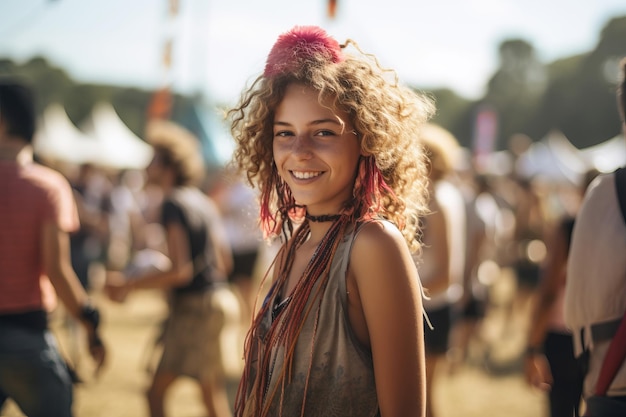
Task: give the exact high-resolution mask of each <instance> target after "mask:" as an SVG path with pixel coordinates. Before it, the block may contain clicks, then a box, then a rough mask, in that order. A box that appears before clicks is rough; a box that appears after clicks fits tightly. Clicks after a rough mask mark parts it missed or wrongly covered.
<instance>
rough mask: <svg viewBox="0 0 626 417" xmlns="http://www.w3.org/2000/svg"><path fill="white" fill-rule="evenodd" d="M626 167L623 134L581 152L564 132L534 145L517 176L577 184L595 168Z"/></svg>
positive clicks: (553, 133)
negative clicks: (537, 177)
mask: <svg viewBox="0 0 626 417" xmlns="http://www.w3.org/2000/svg"><path fill="white" fill-rule="evenodd" d="M624 164H626V139H625V138H624V136H623V135H622V134H619V135H617V136H615V137H614V138H612V139H609V140H606V141H604V142H602V143H599V144H597V145H593V146H590V147H587V148H583V149H578V148H576V147H575V146H574V145H572V143H571V142H570V141H569V139H567V138H566V137H565V136H564V135H563V134H562V133H561V132H551V133H550V134H548V135H547V136H546V137H544V138H543V139H542V140H540V141H538V142H534V143H533V144H532V145H531V146H530V148H529V149H528V150H527V151H526V152H524V154H522V155H521V156H520V158H519V160H518V161H517V166H516V169H517V171H518V173H520V174H522V175H523V176H526V177H534V176H541V177H543V178H545V179H548V180H552V181H556V182H561V181H566V182H570V183H573V184H578V183H579V181H580V180H581V179H582V178H583V176H584V175H585V173H586V172H587V171H588V170H590V169H596V170H598V171H599V172H601V173H606V172H611V171H613V170H615V169H616V168H618V167H620V166H622V165H624Z"/></svg>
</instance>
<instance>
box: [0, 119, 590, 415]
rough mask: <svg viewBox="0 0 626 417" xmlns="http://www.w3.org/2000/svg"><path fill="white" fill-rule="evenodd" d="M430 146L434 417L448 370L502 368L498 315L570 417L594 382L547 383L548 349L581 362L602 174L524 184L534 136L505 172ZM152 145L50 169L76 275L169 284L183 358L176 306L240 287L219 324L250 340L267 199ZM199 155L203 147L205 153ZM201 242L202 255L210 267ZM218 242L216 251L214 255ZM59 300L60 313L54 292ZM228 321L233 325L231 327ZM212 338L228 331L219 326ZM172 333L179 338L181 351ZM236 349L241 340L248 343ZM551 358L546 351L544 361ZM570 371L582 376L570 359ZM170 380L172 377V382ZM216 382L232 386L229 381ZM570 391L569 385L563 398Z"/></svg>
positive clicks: (137, 285) (161, 384)
mask: <svg viewBox="0 0 626 417" xmlns="http://www.w3.org/2000/svg"><path fill="white" fill-rule="evenodd" d="M157 136H158V135H157ZM148 139H150V138H148ZM170 139H172V138H170ZM424 139H425V145H426V149H427V152H428V156H429V163H430V165H431V166H430V173H431V178H430V186H431V188H430V196H431V207H430V210H431V214H430V215H429V216H428V217H427V218H425V219H423V221H424V226H425V227H424V229H423V230H424V235H423V236H422V240H423V241H424V243H425V247H424V250H423V252H422V253H420V254H418V255H417V254H416V257H415V260H416V264H417V267H418V270H419V273H420V277H421V279H422V282H423V285H424V288H425V290H426V295H427V296H428V299H427V300H426V301H425V308H426V313H427V315H426V317H427V320H428V324H429V325H430V327H431V328H430V329H427V330H426V358H427V372H428V373H427V378H428V384H427V387H428V394H429V401H428V402H427V404H428V416H429V417H430V416H434V415H436V414H437V410H436V402H435V401H434V400H433V397H432V391H433V389H435V387H437V385H438V384H440V383H445V375H446V373H445V372H442V371H441V369H444V370H447V372H448V373H449V374H452V373H454V372H457V371H458V370H459V369H461V368H462V367H465V366H479V367H483V368H484V369H487V370H488V369H489V366H490V365H491V366H493V363H490V361H492V360H493V358H492V357H491V356H490V355H491V354H492V353H493V352H491V350H490V349H492V348H493V345H492V342H490V340H488V338H487V337H486V336H485V335H486V330H485V328H484V324H485V318H486V317H488V316H489V314H491V313H492V312H493V310H494V309H499V311H503V312H504V314H503V315H502V317H503V319H502V320H503V321H502V323H501V326H500V330H499V333H498V335H497V336H496V339H497V338H512V337H517V338H518V339H520V340H521V342H520V343H519V344H518V345H517V351H516V352H514V356H515V359H519V363H520V365H519V368H518V371H519V372H524V374H525V375H526V377H527V379H528V381H529V382H530V383H532V384H534V385H536V386H538V387H540V388H544V389H550V388H551V390H550V396H551V397H550V404H551V407H552V408H551V412H552V415H553V416H556V415H563V414H558V411H556V410H558V407H561V406H562V407H566V408H567V407H571V404H576V406H577V404H578V403H580V395H581V389H582V388H581V384H582V377H581V376H580V375H567V376H565V377H562V376H561V375H560V374H559V373H558V372H556V369H557V368H555V367H554V365H553V366H552V368H551V369H552V374H551V375H549V376H546V368H545V367H542V366H543V362H542V361H543V360H544V359H545V360H547V361H548V362H550V361H551V360H552V359H553V358H551V357H550V354H549V351H548V350H547V349H546V348H545V347H544V344H545V343H546V341H549V340H552V339H549V338H548V337H547V336H548V335H551V337H553V338H557V339H559V340H560V342H559V343H561V344H560V345H558V347H557V348H556V350H555V352H556V355H557V356H561V357H563V356H568V358H569V359H570V360H571V361H574V355H573V351H572V347H571V344H572V343H571V333H570V332H569V330H568V328H567V326H566V325H565V322H564V318H563V313H562V311H563V309H562V299H563V296H564V279H562V275H563V274H564V265H565V262H566V257H567V249H563V248H567V242H568V240H569V235H570V234H571V223H572V221H573V218H574V217H575V216H576V213H577V211H578V209H579V206H580V204H581V201H582V198H583V195H584V191H585V189H586V187H587V185H588V184H589V183H590V182H591V180H592V179H593V178H594V177H595V176H596V175H598V174H599V172H597V171H594V170H590V171H589V172H587V173H585V174H584V175H580V177H579V178H578V181H569V182H568V181H554V180H553V179H551V178H543V177H541V176H533V177H527V176H524V175H522V174H521V173H520V170H519V169H518V168H517V158H518V157H519V156H520V155H521V152H520V146H521V149H522V150H523V149H524V147H525V146H528V144H529V143H528V138H523V137H515V138H513V139H512V141H511V143H510V149H509V150H508V151H507V155H508V157H509V158H508V160H507V161H508V163H507V165H506V166H505V167H504V168H502V167H499V169H498V171H497V172H495V171H492V170H489V169H486V168H485V167H484V166H480V165H478V164H477V160H476V159H475V158H474V157H473V156H472V155H471V153H470V152H469V151H468V150H467V149H464V148H462V147H461V146H459V144H458V142H457V141H456V139H455V138H454V137H453V136H452V135H451V134H450V132H448V131H446V130H445V129H443V128H442V127H440V126H436V125H429V126H428V128H427V129H425V135H424ZM172 140H174V141H176V140H178V137H174V138H173V139H172ZM520 141H521V142H520ZM148 142H149V143H150V140H148ZM520 143H521V145H520ZM152 144H153V146H154V147H155V150H156V152H155V156H154V159H153V161H152V162H151V163H150V165H149V166H148V167H146V169H145V170H141V169H126V170H119V169H110V168H107V167H103V166H98V165H97V164H95V163H85V164H82V165H68V164H63V163H59V162H58V161H44V160H40V161H39V162H41V163H43V164H44V165H50V166H51V167H52V168H54V169H56V170H58V171H60V172H62V173H63V174H64V176H65V177H66V178H67V180H68V181H69V183H70V185H71V188H72V191H73V196H74V200H75V202H76V207H77V212H78V217H79V221H80V228H79V229H78V230H77V231H74V232H72V233H70V234H69V240H70V245H69V247H70V252H71V262H72V267H73V269H74V271H75V273H76V276H77V277H78V279H79V281H80V283H81V284H82V286H83V288H84V290H85V291H86V292H87V293H90V294H92V295H93V294H103V293H104V294H107V295H108V296H109V297H110V298H111V299H112V300H114V301H119V302H123V301H124V299H125V297H126V296H127V295H128V293H129V292H130V291H131V290H133V291H134V290H136V289H141V288H160V289H163V290H164V291H163V296H164V297H165V299H166V300H167V301H168V303H169V305H170V308H171V314H170V315H169V316H168V320H170V324H169V325H168V323H167V322H166V323H164V324H163V334H162V335H161V336H162V337H160V338H158V339H157V340H155V343H166V346H170V345H168V343H171V346H172V347H171V349H175V345H176V343H179V344H180V343H181V340H180V339H179V338H178V337H179V336H180V335H178V333H174V336H172V334H169V333H168V332H170V333H171V332H175V330H173V328H172V325H171V320H174V317H178V318H180V317H183V316H184V315H185V314H187V313H185V312H181V311H179V307H178V304H177V301H176V300H179V299H181V297H186V296H188V295H189V294H190V293H197V292H198V288H202V289H205V288H211V289H213V288H216V287H215V286H216V283H218V282H223V283H227V288H228V294H227V293H226V292H223V293H221V292H217V293H216V294H222V295H220V297H222V296H223V297H225V298H221V299H220V300H221V301H215V300H212V301H210V303H209V304H211V305H210V309H209V310H208V311H209V313H210V314H212V316H211V317H215V312H216V311H219V312H220V314H221V315H220V317H221V318H222V319H223V320H222V321H221V322H220V323H217V324H216V323H214V322H213V321H211V322H210V323H212V324H211V326H217V328H219V331H218V332H217V333H219V332H220V331H221V330H222V329H223V328H224V327H225V326H229V325H232V326H235V327H236V331H235V332H236V333H237V332H238V333H241V331H242V329H245V328H247V325H248V324H249V320H250V318H251V316H252V315H253V313H254V309H255V300H256V299H257V297H258V293H259V291H260V290H259V288H260V285H261V281H262V279H263V277H264V276H265V274H266V271H267V269H268V268H269V267H270V263H269V262H268V259H271V258H272V256H271V253H272V251H273V250H275V249H274V247H273V246H272V245H270V244H269V243H268V242H266V241H264V240H263V236H262V235H261V232H260V229H259V225H258V221H257V218H258V215H259V207H258V202H257V195H256V191H255V190H253V189H251V188H250V187H249V186H248V185H247V184H246V181H245V178H242V177H240V176H239V174H237V173H235V172H234V171H232V170H231V169H230V168H229V167H220V168H215V169H212V170H206V171H203V173H202V175H201V178H200V180H201V181H200V182H197V183H194V185H193V187H191V185H190V184H191V182H189V183H187V182H186V177H185V178H183V179H181V178H182V177H184V175H187V174H189V173H188V172H187V171H185V170H186V169H187V168H188V166H187V165H185V163H184V162H180V161H182V160H184V159H185V158H187V159H189V158H192V155H191V154H193V151H192V152H191V154H190V153H189V150H187V151H185V152H187V153H186V154H185V155H184V156H183V157H181V158H180V161H179V160H178V159H176V158H178V157H177V156H176V152H177V151H172V149H173V148H172V149H170V148H168V147H169V146H170V145H168V144H164V142H163V143H162V142H158V141H156V142H152ZM199 155H200V153H198V152H196V154H195V156H199ZM36 156H37V155H35V157H36ZM186 187H191V188H194V190H196V191H198V192H200V193H201V194H202V196H203V198H201V199H198V198H197V196H195V195H191V196H190V195H186V194H185V195H182V194H181V195H180V196H179V195H178V194H173V193H174V191H173V190H177V189H179V188H180V189H183V188H184V189H186ZM181 193H182V192H181ZM172 195H175V197H176V198H174V197H172ZM5 197H6V196H3V198H5ZM166 202H169V203H171V204H170V205H167V204H166ZM170 206H171V207H170ZM166 208H167V210H166ZM214 209H215V210H214ZM181 213H182V215H181ZM181 225H182V226H184V227H183V229H184V230H183V231H182V232H181V230H182V229H180V227H181ZM180 233H184V234H183V235H180ZM209 235H210V236H209ZM181 236H183V237H181ZM177 239H179V240H177ZM180 239H182V240H180ZM185 239H189V240H185ZM198 241H199V242H198ZM181 242H183V243H181ZM194 242H195V243H194ZM194 245H196V246H198V247H199V248H200V249H198V250H199V251H200V252H202V253H201V254H200V255H202V256H200V258H203V259H201V260H200V261H199V262H200V264H201V265H200V266H198V261H197V259H199V255H198V254H196V253H195V252H194V251H195V250H196V249H197V248H196V247H195V246H194ZM187 246H188V247H187ZM181 247H184V250H183V252H182V254H181ZM205 247H208V248H209V249H210V251H212V252H211V253H209V254H208V255H207V251H209V250H208V249H205ZM221 248H225V251H222V249H221ZM220 251H221V253H222V254H219V253H218V252H220ZM267 253H269V254H270V255H269V256H268V255H267ZM224 254H225V255H224ZM564 254H565V255H564ZM222 255H223V257H222ZM181 257H182V259H183V260H184V259H189V260H191V262H192V263H193V264H194V265H193V268H192V269H193V271H189V272H185V271H184V267H185V265H179V263H180V259H181ZM559 257H560V258H559ZM206 268H213V269H214V271H215V272H211V274H209V275H211V276H212V278H211V280H209V281H210V282H200V281H197V280H196V275H198V274H199V271H204V270H205V269H206ZM213 269H212V270H213ZM181 271H182V272H181ZM168 274H169V275H168ZM180 276H185V277H187V276H188V278H189V279H187V278H185V277H183V278H180ZM192 276H193V278H192ZM137 277H141V279H139V278H137ZM554 277H559V278H558V279H557V278H554ZM120 279H121V280H122V281H119V280H120ZM507 279H508V280H510V282H511V283H512V284H513V285H512V287H511V297H509V298H507V300H506V302H505V304H504V305H503V304H502V303H501V300H496V299H494V296H495V295H496V294H495V291H494V288H496V287H497V286H498V285H499V284H501V283H502V281H503V280H507ZM135 280H136V281H135ZM177 280H178V281H177ZM181 289H184V290H185V291H182V290H181ZM216 291H217V290H216ZM233 295H234V296H233ZM260 298H261V299H262V295H261V296H260ZM49 300H50V301H49V303H48V306H49V309H50V310H53V309H54V308H55V306H56V303H55V302H54V296H53V295H50V298H49ZM185 300H189V299H187V298H185ZM193 302H195V301H193ZM186 303H187V305H190V304H192V302H191V301H188V302H186ZM204 303H207V301H206V300H205V299H204V298H203V299H202V300H201V301H200V302H199V306H198V309H197V310H194V311H193V312H192V313H193V315H196V314H205V313H206V311H205V310H204V309H205V308H207V307H206V306H205V305H204ZM220 303H221V304H220ZM226 304H228V305H226ZM231 313H232V314H231ZM229 314H230V316H228V315H229ZM227 316H228V317H231V319H232V320H230V321H229V319H228V318H224V317H227ZM233 318H234V319H233ZM181 320H183V319H181ZM76 323H77V322H76V320H75V319H74V318H71V317H68V319H67V321H66V325H67V326H68V328H69V329H70V330H71V332H79V331H80V330H79V329H78V326H77V325H76ZM176 323H177V324H176V326H175V327H177V328H178V329H181V328H183V329H187V330H189V329H191V330H189V331H187V334H186V335H185V337H186V338H191V339H193V338H194V337H199V336H198V335H199V333H198V334H196V333H195V332H194V330H193V329H195V327H184V326H197V325H198V324H197V323H196V322H187V321H180V322H176ZM209 331H213V332H214V333H212V334H214V335H215V334H217V333H215V328H212V330H209ZM73 337H75V336H73ZM172 337H173V338H174V339H175V340H173V341H170V342H168V340H170V339H171V338H172ZM76 339H78V338H77V337H76ZM491 340H493V338H492V339H491ZM231 341H233V343H236V342H240V341H241V338H234V339H231ZM190 343H193V341H191V342H190ZM231 348H233V349H238V348H237V347H232V346H231ZM205 353H206V352H204V353H203V354H205ZM538 353H541V354H542V355H543V354H544V353H545V356H541V357H539V358H537V357H536V355H537V354H538ZM206 354H214V353H211V352H209V353H206ZM216 355H217V356H216V357H215V358H213V359H212V360H213V361H223V360H224V359H223V358H221V357H220V355H221V353H219V352H218V353H217V354H216ZM79 356H80V349H79V347H78V345H73V348H72V350H71V351H70V358H68V359H69V361H70V363H73V364H78V363H79ZM168 358H169V356H168ZM177 359H178V358H176V355H175V354H172V358H171V363H170V362H168V360H165V359H163V360H162V361H161V363H160V364H159V367H158V369H157V370H156V371H155V372H156V374H155V380H154V381H153V383H152V384H153V385H152V386H151V388H150V390H149V393H148V397H149V403H150V404H149V405H150V408H151V412H152V415H161V414H159V413H162V408H163V405H162V403H163V399H164V397H165V391H166V389H167V388H168V386H169V384H171V382H172V381H173V379H174V378H175V377H177V376H181V375H191V373H193V372H192V371H189V370H188V368H189V364H186V363H184V364H178V363H177V362H176V360H177ZM572 363H574V362H572ZM194 366H195V364H193V363H192V364H191V367H192V368H193V367H194ZM212 366H215V362H212ZM225 366H226V365H225V364H222V365H221V368H224V367H225ZM440 366H441V367H442V368H440ZM235 367H236V366H235ZM564 368H565V370H566V371H567V370H568V369H570V370H571V369H574V367H568V365H567V364H566V365H564ZM159 374H162V375H163V374H164V375H167V376H166V377H164V379H163V378H162V379H161V380H159V379H158V378H157V377H156V375H159ZM203 375H204V374H203ZM192 376H193V375H192ZM168 378H170V379H168ZM203 378H204V377H203ZM211 378H212V377H211ZM211 378H209V379H211ZM437 378H444V380H439V381H438V380H437ZM211 380H212V381H218V380H219V376H216V377H215V379H211ZM557 382H558V383H559V384H563V385H567V386H566V387H564V388H563V390H562V391H561V390H560V386H561V385H557ZM205 388H206V390H205ZM220 389H223V387H222V388H220V387H216V386H215V385H211V386H208V387H203V391H202V392H203V399H204V401H205V404H206V405H207V407H208V408H209V409H211V408H212V409H213V413H215V415H228V414H229V413H228V411H225V410H224V409H223V408H221V409H220V407H221V406H220V404H219V401H223V399H224V397H223V392H220ZM563 403H565V404H566V405H565V406H563ZM222 405H223V404H222ZM219 410H221V411H219ZM570 415H571V414H570Z"/></svg>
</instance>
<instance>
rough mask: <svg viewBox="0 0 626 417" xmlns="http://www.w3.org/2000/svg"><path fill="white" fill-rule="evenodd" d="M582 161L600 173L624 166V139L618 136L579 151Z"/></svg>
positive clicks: (625, 159) (625, 150)
mask: <svg viewBox="0 0 626 417" xmlns="http://www.w3.org/2000/svg"><path fill="white" fill-rule="evenodd" d="M580 153H581V154H582V158H583V160H584V161H585V162H586V163H587V164H588V165H590V166H592V167H595V168H596V169H597V170H598V171H600V172H611V171H614V170H615V169H617V168H619V167H621V166H623V165H625V164H626V138H624V135H623V134H619V135H617V136H615V137H614V138H612V139H609V140H606V141H604V142H602V143H599V144H597V145H593V146H589V147H587V148H584V149H581V150H580Z"/></svg>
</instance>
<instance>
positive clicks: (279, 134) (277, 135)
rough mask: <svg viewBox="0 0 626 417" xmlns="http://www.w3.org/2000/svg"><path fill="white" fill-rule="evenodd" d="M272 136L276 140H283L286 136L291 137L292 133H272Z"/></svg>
mask: <svg viewBox="0 0 626 417" xmlns="http://www.w3.org/2000/svg"><path fill="white" fill-rule="evenodd" d="M274 136H275V137H277V138H285V137H288V136H293V133H291V132H289V131H287V130H281V131H279V132H276V133H274Z"/></svg>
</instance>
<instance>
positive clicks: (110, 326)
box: [0, 278, 547, 417]
mask: <svg viewBox="0 0 626 417" xmlns="http://www.w3.org/2000/svg"><path fill="white" fill-rule="evenodd" d="M511 283H512V280H511V279H506V278H503V279H501V280H500V282H499V283H497V285H496V286H494V288H492V294H493V296H494V297H493V300H494V303H493V304H492V305H491V308H490V310H489V313H488V315H487V317H486V320H485V325H484V326H483V329H484V330H483V331H482V332H481V334H482V335H483V340H484V343H482V344H478V343H474V344H473V345H472V349H470V360H469V361H468V362H467V363H466V364H464V365H462V366H461V367H459V368H458V369H457V370H456V371H455V372H451V371H450V370H449V369H448V368H447V367H446V366H443V367H441V368H440V369H439V371H438V378H436V384H435V387H434V390H435V391H434V395H435V408H436V411H437V412H438V413H437V417H460V416H463V417H474V416H476V417H478V416H480V417H490V416H494V417H542V416H547V412H546V404H547V402H546V401H547V400H546V395H545V394H544V393H542V392H538V391H536V390H534V389H532V388H530V387H529V386H527V385H526V383H525V382H524V380H523V377H522V374H521V360H520V352H521V349H522V346H523V342H524V339H523V335H524V330H523V328H524V325H523V320H521V318H520V317H517V318H516V319H515V316H514V319H513V320H512V321H510V320H506V319H505V317H506V314H505V310H506V309H505V308H504V306H506V305H508V302H507V301H510V300H509V298H508V297H509V296H510V294H511V293H512V286H511ZM96 298H97V302H98V304H99V305H100V306H101V308H102V311H103V325H102V327H103V328H102V330H103V337H104V339H105V341H106V343H107V345H108V347H109V358H108V366H107V367H106V369H105V370H104V371H103V373H102V374H101V375H100V377H99V378H98V379H94V378H93V377H92V376H91V371H92V369H93V368H91V364H90V363H89V359H88V357H87V356H86V355H85V354H84V352H83V354H82V355H80V356H81V360H80V362H79V363H78V369H79V373H80V375H81V376H82V377H83V378H84V379H85V380H86V381H85V382H84V383H83V384H81V385H78V386H77V388H76V391H75V405H74V411H75V415H76V416H77V417H142V416H147V415H148V413H147V408H146V404H145V401H144V397H143V395H144V391H145V389H146V387H147V384H148V382H149V374H148V372H147V370H146V368H147V365H148V362H149V361H148V357H149V355H150V351H151V346H152V343H151V342H152V340H153V339H154V337H155V335H156V334H157V332H158V326H159V323H160V320H161V319H162V318H163V316H164V314H165V311H166V309H165V303H164V302H163V299H162V297H161V296H160V293H158V292H152V291H144V292H141V293H137V294H133V295H132V296H131V297H129V299H128V300H127V302H126V303H124V304H115V303H112V302H110V301H108V300H106V299H104V298H103V297H98V296H97V295H96ZM54 329H55V332H56V334H57V336H58V338H59V341H60V345H61V349H62V350H63V352H64V353H65V355H66V356H67V357H70V358H71V357H73V356H74V355H75V354H73V353H72V352H73V350H74V349H73V348H72V343H70V340H72V338H70V337H68V332H67V331H66V327H65V326H63V320H62V318H57V320H56V321H55V323H54ZM80 340H81V342H82V338H81V339H80ZM80 349H81V350H82V349H83V346H82V343H81V345H80ZM236 349H239V347H237V348H236ZM155 353H158V352H155ZM236 384H237V381H236V380H235V379H233V380H232V381H231V383H230V391H231V396H234V392H235V390H236ZM166 408H167V410H168V415H169V416H175V417H205V416H206V413H205V411H204V408H203V406H202V404H201V402H200V397H199V393H198V391H197V390H196V386H195V385H194V384H193V382H191V381H190V380H184V379H183V380H180V381H179V382H177V383H175V385H174V386H173V388H172V390H171V392H170V394H169V396H168V398H166ZM0 416H6V417H21V416H23V414H21V413H20V412H19V410H18V409H17V408H16V407H15V405H14V404H12V403H10V402H9V403H8V404H7V405H6V406H5V407H4V409H3V410H1V411H0Z"/></svg>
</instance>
